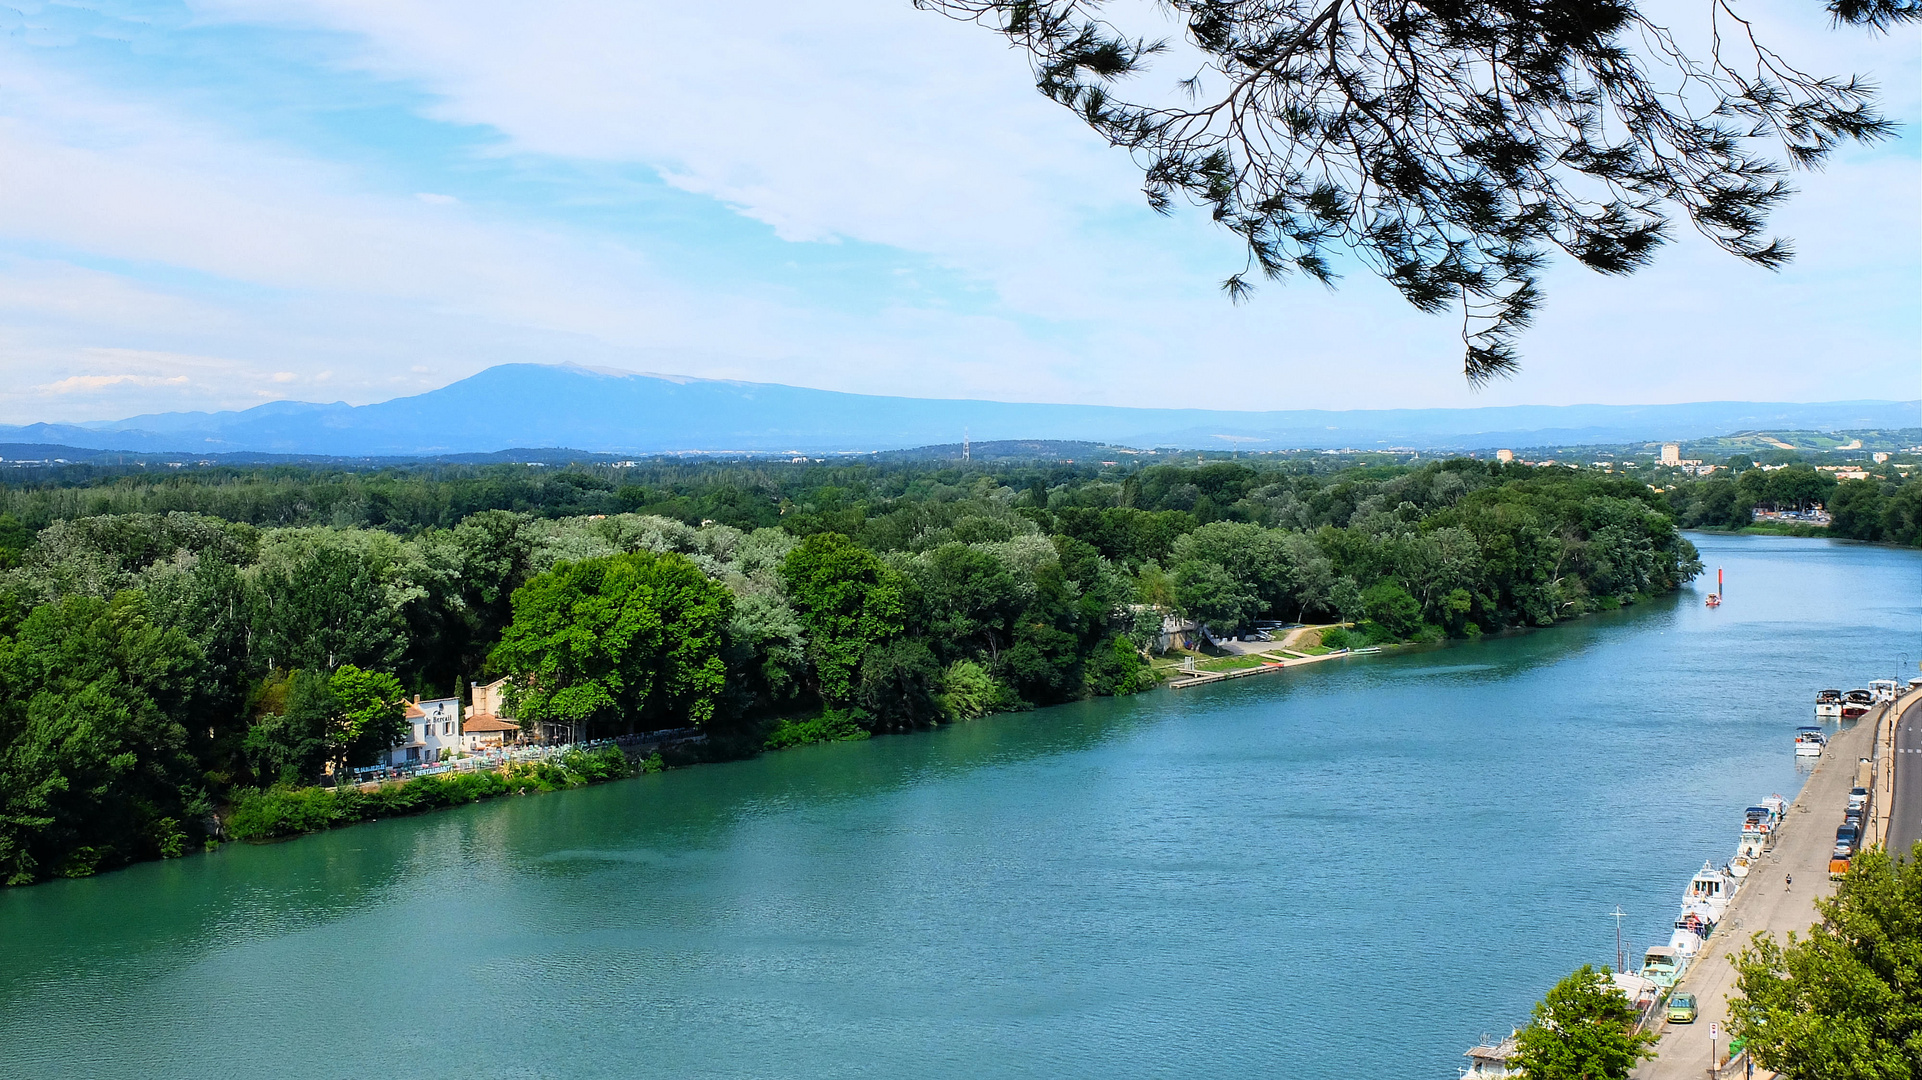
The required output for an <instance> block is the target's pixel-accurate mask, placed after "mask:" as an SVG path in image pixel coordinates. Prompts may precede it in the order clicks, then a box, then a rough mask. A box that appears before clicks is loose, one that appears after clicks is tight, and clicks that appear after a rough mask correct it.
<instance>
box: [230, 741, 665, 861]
mask: <svg viewBox="0 0 1922 1080" xmlns="http://www.w3.org/2000/svg"><path fill="white" fill-rule="evenodd" d="M659 758H660V755H658V754H657V755H655V757H654V758H653V759H652V760H654V761H657V762H658V760H659ZM636 771H637V770H636V767H635V766H634V765H633V763H631V762H630V761H629V760H628V757H627V755H626V754H625V753H623V752H621V750H620V749H619V748H618V747H612V746H609V747H603V748H601V749H599V750H576V751H573V752H571V753H568V754H564V755H562V756H561V757H560V758H558V759H555V760H549V761H538V762H517V763H515V764H513V765H510V766H508V767H507V768H506V769H505V770H504V771H487V772H471V773H443V774H441V775H438V776H419V777H415V778H414V779H412V780H407V781H403V782H401V783H398V784H383V785H381V786H380V787H377V788H375V789H374V790H372V791H361V790H360V789H359V788H352V787H344V788H323V787H303V788H295V787H282V786H276V787H272V788H268V789H267V790H265V791H259V790H246V791H242V792H240V793H239V794H238V795H237V796H236V797H235V799H234V801H233V805H232V809H231V811H230V812H229V814H228V816H227V825H226V827H227V834H228V835H229V836H231V837H232V838H234V839H235V840H274V839H279V838H281V837H287V836H299V835H300V834H302V833H310V832H319V831H320V830H322V829H330V828H333V827H334V826H336V825H348V824H352V823H353V822H357V821H373V820H378V819H380V818H385V817H403V816H405V815H408V814H419V813H424V812H426V811H429V810H442V809H446V808H448V807H452V806H465V805H467V804H468V803H473V802H479V801H480V800H482V799H492V798H495V797H497V796H500V795H525V794H530V793H533V792H537V791H560V790H563V789H566V788H574V787H581V786H583V785H585V784H597V783H602V782H604V781H607V780H619V779H622V778H624V777H628V776H632V775H634V774H635V772H636Z"/></svg>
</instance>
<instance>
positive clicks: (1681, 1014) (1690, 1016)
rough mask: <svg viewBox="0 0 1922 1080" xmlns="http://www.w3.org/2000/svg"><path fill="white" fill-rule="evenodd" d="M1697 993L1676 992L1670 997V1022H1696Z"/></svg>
mask: <svg viewBox="0 0 1922 1080" xmlns="http://www.w3.org/2000/svg"><path fill="white" fill-rule="evenodd" d="M1695 1015H1696V1011H1695V995H1694V994H1676V995H1675V996H1674V997H1671V998H1669V999H1668V1022H1669V1023H1671V1024H1693V1023H1694V1022H1695Z"/></svg>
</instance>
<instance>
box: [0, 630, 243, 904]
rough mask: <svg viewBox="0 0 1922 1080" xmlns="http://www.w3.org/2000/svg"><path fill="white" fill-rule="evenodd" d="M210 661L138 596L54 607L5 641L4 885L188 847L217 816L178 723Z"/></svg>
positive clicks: (0, 760) (0, 804) (0, 828)
mask: <svg viewBox="0 0 1922 1080" xmlns="http://www.w3.org/2000/svg"><path fill="white" fill-rule="evenodd" d="M199 662H200V653H199V650H198V649H196V648H195V647H194V644H193V642H192V641H191V640H189V639H188V637H187V636H186V635H185V634H183V633H181V632H180V631H178V630H166V629H162V628H161V627H159V626H157V625H155V624H154V622H153V620H152V619H151V618H150V616H149V613H148V607H147V601H146V598H145V597H144V596H142V595H141V594H140V593H137V592H125V593H121V594H120V595H118V596H116V597H114V598H113V599H112V600H102V599H98V598H96V597H91V596H73V597H69V598H67V599H65V600H63V601H61V602H59V603H57V604H47V605H43V606H41V607H38V608H35V609H34V611H33V612H32V614H30V615H28V616H27V618H26V619H25V620H24V621H23V622H22V623H21V624H20V627H19V629H18V630H17V632H16V633H15V634H14V635H13V636H11V637H0V880H5V881H6V882H7V883H9V884H20V883H23V882H27V881H33V880H36V879H38V878H42V877H46V876H48V875H50V874H64V875H69V876H79V875H84V874H90V873H92V872H93V871H94V870H95V869H96V868H100V867H106V866H113V865H116V864H118V863H122V862H126V861H128V860H130V859H135V858H150V857H152V856H153V855H154V854H156V853H159V854H179V838H180V836H181V832H182V824H181V823H182V820H183V819H187V818H190V817H195V816H197V815H198V814H200V813H204V812H205V810H206V806H205V805H204V803H202V802H200V801H199V799H198V795H197V792H196V779H197V778H196V776H195V771H194V763H193V760H192V758H191V757H189V756H188V754H187V753H186V748H187V742H188V738H187V731H186V729H185V727H184V726H183V725H182V723H181V721H182V720H183V719H185V713H186V711H187V710H186V705H187V704H188V703H189V702H190V701H192V700H193V697H194V682H195V680H196V678H197V676H198V666H199ZM194 827H195V828H197V823H196V824H195V826H194Z"/></svg>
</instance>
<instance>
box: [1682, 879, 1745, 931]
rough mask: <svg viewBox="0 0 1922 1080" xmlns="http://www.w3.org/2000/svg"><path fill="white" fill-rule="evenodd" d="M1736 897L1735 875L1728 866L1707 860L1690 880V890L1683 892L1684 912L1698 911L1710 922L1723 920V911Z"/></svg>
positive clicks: (1684, 913)
mask: <svg viewBox="0 0 1922 1080" xmlns="http://www.w3.org/2000/svg"><path fill="white" fill-rule="evenodd" d="M1734 898H1735V877H1734V875H1732V874H1730V873H1729V872H1728V869H1727V868H1726V867H1717V866H1716V865H1715V864H1713V863H1707V862H1705V863H1703V864H1702V868H1701V869H1700V870H1697V871H1696V872H1695V876H1694V877H1692V878H1690V879H1689V880H1688V891H1687V892H1685V893H1683V894H1682V913H1683V915H1685V916H1686V915H1687V914H1688V913H1689V912H1690V911H1696V912H1698V913H1699V914H1701V915H1702V916H1704V917H1705V918H1706V919H1707V921H1708V922H1709V923H1710V924H1714V923H1718V922H1721V921H1722V912H1724V911H1726V910H1728V902H1729V901H1730V900H1733V899H1734ZM1704 936H1706V935H1704Z"/></svg>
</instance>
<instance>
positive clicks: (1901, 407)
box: [0, 364, 1922, 457]
mask: <svg viewBox="0 0 1922 1080" xmlns="http://www.w3.org/2000/svg"><path fill="white" fill-rule="evenodd" d="M1919 416H1922V402H1913V401H1910V402H1893V401H1834V402H1825V403H1821V404H1813V405H1797V404H1783V403H1759V402H1744V401H1711V402H1697V403H1693V404H1686V405H1515V406H1502V407H1497V408H1484V409H1380V410H1375V409H1367V410H1351V411H1344V412H1332V411H1323V410H1293V411H1284V412H1229V411H1222V410H1209V409H1131V408H1120V407H1114V406H1102V405H1044V404H1021V403H1011V402H999V401H963V400H943V399H933V398H901V397H876V396H870V395H866V394H844V393H838V392H835V391H831V390H810V389H806V388H804V387H797V386H782V385H779V384H776V383H748V382H732V381H724V380H717V379H694V378H686V377H682V376H678V375H649V374H634V373H629V372H615V371H605V370H600V369H594V368H585V367H579V366H576V365H572V364H562V365H543V364H503V365H501V366H499V367H492V368H488V369H487V370H486V371H483V372H481V373H479V374H477V375H474V376H473V377H471V378H466V379H462V380H460V381H459V382H456V383H454V384H452V385H450V386H444V387H442V388H440V389H439V390H432V391H429V392H427V393H425V394H417V395H415V396H413V397H404V398H395V399H394V400H392V401H383V402H380V403H378V404H374V405H348V404H346V403H345V402H335V403H333V404H331V405H316V404H310V403H306V402H298V401H276V402H272V403H270V404H267V405H261V406H259V407H257V408H252V409H247V410H245V411H242V412H216V413H205V412H182V413H155V414H150V415H146V416H135V417H129V418H128V419H126V420H119V421H111V422H93V423H80V424H60V423H42V424H29V425H25V426H22V427H8V426H0V442H7V443H25V444H59V445H62V446H67V447H79V448H87V449H97V450H122V451H129V452H169V453H172V452H178V453H182V454H202V455H205V454H221V453H235V452H250V453H268V454H294V455H328V456H340V457H366V456H372V457H416V456H430V457H431V456H441V455H454V454H492V453H496V452H499V451H502V450H505V449H507V448H510V447H568V448H572V449H576V450H582V451H589V452H597V453H615V454H653V453H673V452H728V451H738V452H753V453H779V452H781V451H788V450H792V451H797V452H811V453H822V452H834V451H870V450H893V449H900V448H905V447H914V446H925V445H927V444H930V443H949V442H958V441H960V439H961V437H962V435H963V434H964V433H966V434H967V435H968V436H969V437H971V438H973V439H977V440H983V441H987V440H1033V439H1056V440H1081V441H1088V442H1099V443H1108V444H1113V445H1118V446H1135V447H1144V448H1151V447H1179V448H1195V447H1204V448H1216V449H1226V448H1228V447H1230V446H1240V447H1241V448H1242V449H1248V450H1280V449H1299V448H1329V449H1339V448H1354V449H1360V450H1370V449H1386V448H1389V447H1410V448H1414V449H1419V450H1451V449H1452V450H1459V449H1480V448H1488V447H1495V446H1505V445H1509V444H1522V445H1530V446H1541V445H1548V444H1559V445H1580V444H1585V443H1602V442H1610V443H1622V442H1634V441H1638V440H1656V439H1663V440H1674V439H1695V438H1703V437H1708V436H1714V435H1725V434H1728V433H1730V432H1737V431H1753V430H1758V429H1761V430H1780V429H1799V430H1820V431H1837V430H1847V429H1853V428H1897V427H1913V426H1915V425H1916V424H1917V423H1918V417H1919Z"/></svg>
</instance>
